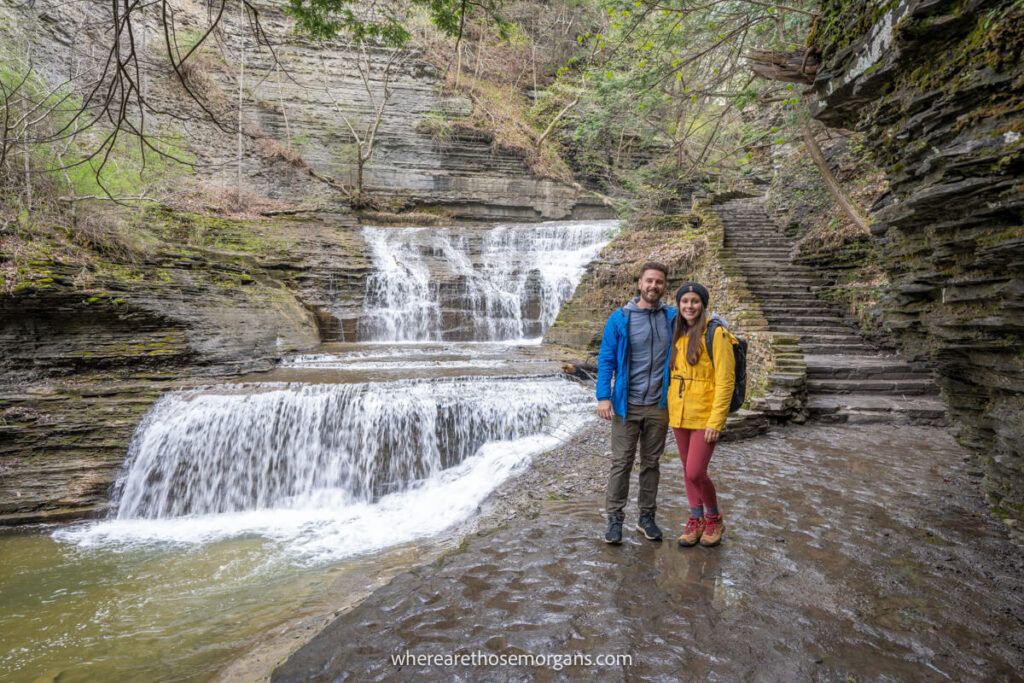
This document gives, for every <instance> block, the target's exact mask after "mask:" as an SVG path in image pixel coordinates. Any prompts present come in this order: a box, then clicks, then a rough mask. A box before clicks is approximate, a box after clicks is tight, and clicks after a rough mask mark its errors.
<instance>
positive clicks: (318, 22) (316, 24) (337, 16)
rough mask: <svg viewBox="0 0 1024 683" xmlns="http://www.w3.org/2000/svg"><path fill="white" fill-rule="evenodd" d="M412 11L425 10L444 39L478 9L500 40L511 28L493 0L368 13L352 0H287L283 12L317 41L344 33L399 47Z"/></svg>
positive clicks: (415, 2)
mask: <svg viewBox="0 0 1024 683" xmlns="http://www.w3.org/2000/svg"><path fill="white" fill-rule="evenodd" d="M412 8H420V9H424V10H426V11H427V13H428V15H429V16H430V21H431V23H432V24H433V25H434V27H435V28H437V29H438V30H439V31H440V32H441V33H442V34H444V35H446V36H448V37H456V36H459V35H460V34H461V31H462V29H463V26H464V23H465V20H466V18H467V16H468V14H469V12H470V10H471V9H473V8H478V9H480V10H482V11H483V12H484V14H485V15H486V17H487V18H488V19H489V20H491V21H493V22H494V24H495V25H496V26H497V27H498V32H499V36H500V37H501V38H503V39H505V38H507V37H508V35H509V29H510V27H511V24H510V23H509V22H508V21H506V20H505V19H504V18H503V17H502V16H501V15H500V14H499V12H498V9H499V3H498V2H497V0H484V1H483V2H473V3H465V2H463V0H410V1H409V2H408V3H405V4H402V3H391V4H388V3H380V4H375V5H373V6H372V9H371V10H369V11H368V10H367V9H366V8H365V6H364V5H359V4H357V3H355V2H354V0H288V8H287V10H286V11H287V12H288V13H289V14H290V15H292V16H293V17H294V18H295V19H296V20H297V21H298V23H299V27H300V28H301V29H302V30H303V31H305V32H306V33H307V34H309V35H310V36H312V37H313V38H316V39H318V40H328V39H331V38H334V37H336V36H337V35H338V34H340V33H347V34H348V35H350V36H351V37H352V39H353V40H355V41H356V42H358V43H364V42H377V43H381V44H383V45H386V46H389V47H401V46H403V45H405V44H406V43H407V42H408V41H409V38H410V33H409V29H408V28H407V24H408V21H409V11H410V10H411V9H412Z"/></svg>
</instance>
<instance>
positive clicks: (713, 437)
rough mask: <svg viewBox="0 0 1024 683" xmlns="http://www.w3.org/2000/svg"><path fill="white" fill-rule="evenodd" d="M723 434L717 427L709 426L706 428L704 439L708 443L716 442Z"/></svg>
mask: <svg viewBox="0 0 1024 683" xmlns="http://www.w3.org/2000/svg"><path fill="white" fill-rule="evenodd" d="M721 435H722V432H720V431H718V430H717V429H711V428H707V429H705V430H704V441H705V442H706V443H714V442H716V441H718V437H719V436H721Z"/></svg>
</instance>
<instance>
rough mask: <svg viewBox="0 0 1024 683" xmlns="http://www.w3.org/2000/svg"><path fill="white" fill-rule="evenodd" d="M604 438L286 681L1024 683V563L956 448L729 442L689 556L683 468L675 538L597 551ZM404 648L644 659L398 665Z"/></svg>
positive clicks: (835, 438) (668, 474)
mask: <svg viewBox="0 0 1024 683" xmlns="http://www.w3.org/2000/svg"><path fill="white" fill-rule="evenodd" d="M606 433H607V427H606V426H605V425H601V426H599V427H597V428H595V429H593V430H591V431H590V432H589V433H586V434H583V435H581V436H580V437H579V438H577V439H574V440H573V441H572V442H571V443H569V444H566V445H565V446H564V447H562V448H560V449H558V450H556V451H554V452H552V453H550V454H548V455H547V456H544V457H542V458H541V459H540V460H539V461H538V462H537V464H536V466H535V467H534V468H533V469H531V471H530V472H528V473H527V474H526V475H524V477H521V478H519V479H518V480H516V482H515V483H514V484H513V485H512V486H506V487H505V488H503V489H502V490H501V491H500V492H499V494H498V495H497V496H496V497H495V500H494V501H493V502H492V504H491V507H490V508H488V509H487V510H485V511H483V513H484V523H482V524H481V531H479V532H477V533H476V534H474V535H471V536H470V537H469V538H468V540H467V541H466V542H465V543H464V544H463V545H462V547H461V548H460V549H459V550H458V551H456V552H452V553H451V554H449V555H447V556H446V557H444V558H442V559H441V560H438V561H437V562H435V563H433V564H430V565H427V566H424V567H421V568H419V569H417V570H414V571H411V572H409V573H407V574H403V575H401V576H399V577H397V578H396V579H394V580H393V581H392V582H391V583H390V584H389V585H387V586H386V587H384V588H382V589H380V590H378V591H377V592H375V593H374V594H373V595H372V596H371V597H370V598H369V599H367V600H366V601H364V602H363V603H362V604H360V605H359V606H358V607H357V608H355V609H354V610H353V611H351V612H349V613H347V614H345V615H343V616H341V617H340V618H339V619H337V620H336V621H335V622H333V623H332V624H330V625H329V626H328V627H327V628H326V630H324V631H323V632H322V633H321V634H319V635H318V636H317V637H316V638H314V639H313V640H312V641H311V642H310V643H308V644H307V645H306V646H305V647H304V648H303V649H301V650H299V651H298V652H297V653H296V654H294V655H293V656H292V657H291V658H290V659H289V660H288V661H287V662H286V663H285V664H283V665H282V666H281V667H279V668H278V669H277V670H276V672H275V674H274V679H275V680H279V681H299V680H356V681H365V680H394V681H400V680H409V679H410V678H416V679H421V678H423V679H426V680H472V681H477V680H494V681H506V680H567V679H573V680H575V679H596V680H654V681H678V680H706V679H711V680H729V681H731V680H843V681H846V680H956V681H965V680H1020V678H1021V673H1020V672H1021V671H1024V551H1022V550H1021V549H1020V548H1019V547H1017V546H1013V545H1011V544H1010V543H1009V541H1008V540H1007V534H1006V532H1005V530H1004V529H1003V528H1002V527H1001V525H1000V524H999V523H998V522H997V521H996V520H994V519H993V518H992V516H991V515H990V514H989V513H988V512H987V511H986V509H985V507H984V505H983V502H982V499H981V497H980V494H979V489H978V485H977V479H976V478H975V477H974V476H973V474H972V472H970V465H969V464H968V463H966V462H965V460H964V458H965V457H966V454H965V452H964V451H963V450H962V449H960V448H959V447H958V446H957V445H956V444H955V443H954V442H953V440H952V439H951V438H950V437H949V436H948V435H947V434H946V433H944V432H943V431H941V430H939V429H935V428H913V427H898V428H897V427H882V426H871V427H870V428H868V427H848V426H823V425H819V426H804V427H794V428H788V429H783V430H779V431H776V432H773V433H770V434H768V435H766V436H762V437H759V438H757V439H753V440H749V441H745V442H736V443H724V444H722V445H720V446H719V448H718V450H717V452H716V454H715V457H714V459H713V460H712V476H713V477H714V479H715V481H716V483H717V485H718V488H719V494H720V505H721V508H722V510H723V513H724V515H725V519H726V523H727V529H726V536H725V540H724V541H723V543H722V545H721V546H720V547H718V548H713V549H707V548H701V547H697V548H687V549H684V548H679V547H677V545H676V544H675V542H674V540H671V539H672V537H674V535H676V534H678V533H679V529H680V527H681V524H682V522H683V520H684V516H685V514H686V513H685V505H684V495H683V486H682V479H681V476H682V475H681V468H680V466H679V463H678V460H677V458H675V457H673V456H671V455H669V454H667V455H666V458H665V460H664V462H663V465H662V482H661V491H660V495H659V505H660V508H659V513H658V518H659V521H660V522H661V523H662V526H663V527H666V531H668V532H669V533H670V534H671V535H672V536H670V537H669V540H666V541H665V542H663V543H661V544H656V543H651V542H649V541H646V540H644V539H643V537H642V536H640V535H639V534H638V533H636V532H634V531H630V532H629V533H628V535H627V536H626V542H625V543H624V544H623V545H622V546H619V547H612V546H607V545H605V544H604V543H603V542H601V541H600V540H599V539H600V536H601V534H602V532H603V517H602V504H603V495H602V494H601V489H602V488H603V481H604V474H605V470H606V467H607V459H606V458H607V455H606V445H605V444H606V443H607V442H606V441H605V439H606ZM673 447H674V444H673V443H672V440H671V437H670V439H669V449H670V450H671V449H673ZM635 490H636V481H635V478H634V481H633V487H632V492H633V493H635ZM635 517H636V511H635V503H632V504H631V507H630V509H629V510H628V512H627V524H628V525H629V526H630V527H631V526H632V523H633V522H634V521H635ZM509 518H510V519H509ZM488 520H490V523H488ZM503 520H504V521H503ZM406 652H411V653H413V654H442V655H449V654H467V655H469V654H472V653H474V652H480V653H486V654H506V655H511V654H534V655H547V654H557V655H560V656H563V657H564V656H568V655H572V654H574V653H582V654H586V655H588V656H590V657H592V658H593V657H597V656H598V655H600V654H604V655H608V654H629V655H632V664H630V665H625V666H623V665H619V666H615V667H599V666H579V665H576V666H568V667H565V668H561V669H560V670H555V669H554V668H553V667H550V666H549V667H523V666H506V667H499V666H495V667H489V666H485V667H469V666H443V665H442V666H434V665H430V666H409V665H406V666H398V665H396V664H393V663H392V655H401V654H403V653H406Z"/></svg>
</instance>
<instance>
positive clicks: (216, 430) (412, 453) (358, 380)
mask: <svg viewBox="0 0 1024 683" xmlns="http://www.w3.org/2000/svg"><path fill="white" fill-rule="evenodd" d="M616 225H617V224H616V222H615V221H600V222H563V223H546V224H540V225H507V226H498V227H494V228H490V229H480V228H469V229H462V230H456V229H427V228H366V229H365V230H364V235H365V237H366V240H367V243H368V245H369V246H370V250H371V252H372V255H373V261H374V264H375V271H374V273H373V275H372V276H371V277H370V278H369V281H368V283H367V296H366V300H365V303H364V315H363V323H362V327H361V332H360V333H361V335H362V336H364V337H370V338H373V339H377V340H384V341H363V342H359V343H349V344H334V345H333V346H332V345H324V346H323V347H321V348H320V349H318V350H317V352H316V353H311V354H304V355H299V356H293V357H291V358H288V359H285V360H284V361H283V362H282V365H281V368H280V369H279V370H278V371H275V372H279V373H282V374H283V377H282V379H284V381H283V382H274V381H273V380H272V381H270V382H261V383H255V384H234V385H220V386H214V387H208V388H204V389H192V390H188V391H182V392H176V393H172V394H169V395H167V396H165V397H164V398H162V399H161V400H160V401H159V402H158V403H157V404H156V405H154V407H153V408H152V409H151V410H150V412H149V413H148V414H147V416H146V418H145V419H144V420H143V422H142V423H141V424H140V425H139V427H138V429H137V430H136V434H135V436H134V438H133V441H132V444H131V446H130V449H129V455H128V458H127V460H126V463H125V468H124V470H123V473H122V476H121V477H120V479H119V481H118V484H117V486H116V487H115V498H114V508H113V509H114V512H113V514H112V519H111V520H110V521H108V522H104V523H101V524H96V525H92V526H88V527H84V528H80V529H76V530H71V531H67V532H62V537H63V538H66V539H69V540H77V541H78V542H81V543H85V544H91V543H108V542H118V543H121V542H125V541H129V542H130V541H150V540H155V541H166V540H172V541H184V542H205V541H208V540H212V539H216V538H223V537H227V536H234V535H238V534H250V533H256V534H259V535H261V536H265V537H269V538H275V539H278V540H281V541H284V542H285V543H286V546H287V547H288V548H289V557H290V558H293V559H295V558H299V559H297V560H296V561H302V560H301V558H303V557H305V558H307V559H308V560H309V561H324V560H334V559H338V558H342V557H347V556H349V555H351V554H353V553H360V552H366V551H368V550H373V549H377V548H381V547H384V546H388V545H394V544H399V543H402V542H404V541H407V540H412V539H415V538H422V537H424V536H425V535H429V534H434V533H438V532H440V531H442V530H443V529H445V528H447V527H449V526H451V525H452V524H454V523H456V522H458V521H460V520H463V519H465V518H467V517H468V516H470V515H472V514H473V511H474V510H475V509H476V507H477V506H478V505H479V504H480V502H482V501H483V500H484V498H486V496H487V495H488V494H489V493H490V491H492V490H493V489H494V487H495V486H497V485H498V484H500V483H501V482H502V481H503V480H504V479H506V478H507V477H508V476H510V475H511V474H512V473H513V472H514V471H515V470H517V469H518V468H519V467H521V466H523V465H524V464H525V463H526V462H528V460H529V458H530V457H531V456H532V455H533V454H535V453H538V452H540V451H543V450H546V449H548V448H551V447H553V446H554V445H556V444H557V443H558V442H559V440H560V439H561V438H563V437H564V436H566V435H568V434H569V433H571V432H572V431H573V430H575V429H576V428H577V427H578V426H579V425H580V424H582V423H583V422H585V421H586V420H588V419H592V418H590V417H588V413H589V411H588V410H586V407H587V406H589V404H590V403H591V397H590V393H589V392H588V391H587V390H585V389H584V388H582V387H581V386H579V385H577V384H575V383H572V382H570V381H568V380H565V379H563V378H561V377H559V376H558V375H557V369H556V367H555V366H553V365H552V363H551V361H550V360H547V359H545V358H543V355H542V354H540V353H532V354H531V353H526V352H525V350H524V349H522V348H520V347H522V346H523V345H524V344H530V343H535V342H536V341H539V339H538V338H539V336H540V335H541V334H542V333H543V331H544V330H545V329H546V328H547V327H548V326H549V325H550V324H551V323H552V322H553V321H554V319H555V317H556V316H557V313H558V309H559V307H560V306H561V305H562V303H563V302H564V301H565V299H567V298H568V297H569V296H571V295H572V292H573V290H574V289H575V287H576V284H577V283H578V281H579V278H580V276H581V275H582V271H583V269H584V268H585V266H586V264H587V263H588V262H589V261H590V260H592V259H593V258H594V257H595V256H596V255H597V253H598V252H599V251H600V249H601V247H602V246H603V245H604V244H605V243H606V242H607V240H608V239H609V238H610V236H611V234H612V232H613V231H614V230H615V228H616ZM449 338H451V339H450V340H449ZM531 338H532V339H531ZM418 340H419V341H420V343H413V342H416V341H418ZM422 340H429V341H427V342H423V341H422ZM395 342H402V343H398V344H396V343H395ZM385 377H387V378H390V381H383V380H384V378H385Z"/></svg>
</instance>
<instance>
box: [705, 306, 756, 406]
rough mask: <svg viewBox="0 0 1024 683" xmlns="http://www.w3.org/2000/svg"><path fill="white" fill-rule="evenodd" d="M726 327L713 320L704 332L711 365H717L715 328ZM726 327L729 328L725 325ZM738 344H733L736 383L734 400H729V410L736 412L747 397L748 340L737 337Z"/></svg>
mask: <svg viewBox="0 0 1024 683" xmlns="http://www.w3.org/2000/svg"><path fill="white" fill-rule="evenodd" d="M716 327H725V325H722V323H721V321H718V320H712V321H711V322H709V323H708V329H707V332H705V333H704V348H706V349H707V350H708V358H710V359H711V367H714V366H715V354H714V353H713V352H712V349H711V347H712V346H713V345H714V341H715V328H716ZM725 329H727V330H728V329H729V328H728V327H725ZM736 340H737V341H738V342H739V343H738V344H733V346H732V354H733V357H734V358H735V359H736V385H735V386H734V387H733V388H732V400H731V401H730V402H729V412H730V413H734V412H736V411H737V410H739V409H740V406H741V405H743V401H745V400H746V398H747V340H746V339H741V338H740V337H736Z"/></svg>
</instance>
